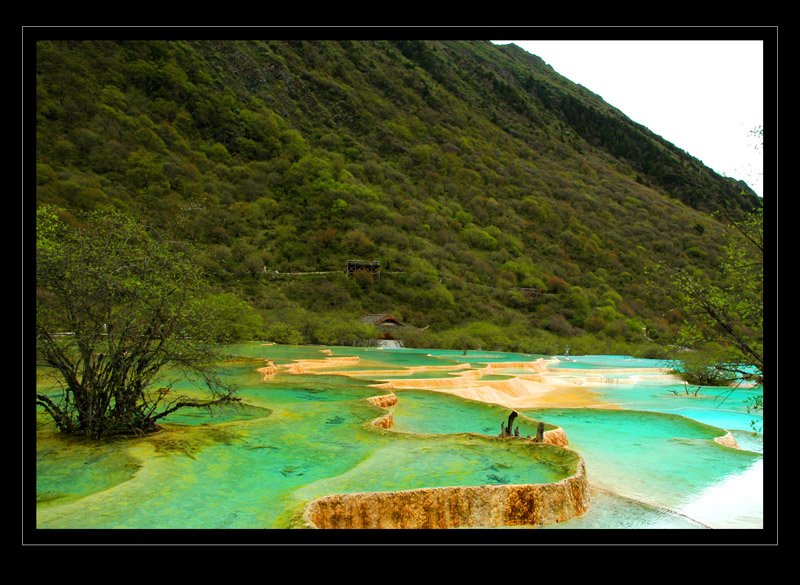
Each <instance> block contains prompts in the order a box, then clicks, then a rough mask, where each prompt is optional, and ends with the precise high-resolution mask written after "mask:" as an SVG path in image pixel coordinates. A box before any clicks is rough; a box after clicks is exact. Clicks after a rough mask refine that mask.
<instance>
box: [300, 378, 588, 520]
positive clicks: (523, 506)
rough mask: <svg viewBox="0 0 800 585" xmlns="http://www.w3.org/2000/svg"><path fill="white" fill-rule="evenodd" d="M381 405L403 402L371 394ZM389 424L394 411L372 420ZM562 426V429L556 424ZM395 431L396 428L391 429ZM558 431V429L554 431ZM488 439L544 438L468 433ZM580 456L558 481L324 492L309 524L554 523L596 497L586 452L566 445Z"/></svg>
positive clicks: (312, 505) (311, 506)
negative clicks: (570, 471)
mask: <svg viewBox="0 0 800 585" xmlns="http://www.w3.org/2000/svg"><path fill="white" fill-rule="evenodd" d="M367 400H369V401H370V402H372V403H373V404H376V405H378V406H381V407H387V406H391V405H393V404H396V403H397V397H396V396H395V395H394V394H389V395H384V396H375V397H371V398H368V399H367ZM370 424H371V425H372V426H375V427H377V428H381V429H385V430H389V429H391V427H392V414H391V413H389V414H386V415H383V416H380V417H378V418H376V419H374V420H372V421H370ZM555 430H557V431H561V432H562V433H563V431H562V429H560V428H559V429H555ZM390 432H394V431H390ZM548 432H553V431H548ZM464 434H468V435H474V436H478V437H481V438H485V439H487V440H522V441H527V442H528V443H529V444H530V446H531V448H538V447H539V446H540V445H542V443H533V442H531V441H528V440H527V439H497V438H495V437H490V436H486V435H480V434H477V433H464ZM544 444H548V445H549V447H548V448H554V449H565V450H567V451H569V452H570V454H572V455H573V456H575V457H576V458H577V470H576V472H575V473H574V474H573V475H571V476H570V477H567V478H564V479H562V480H559V481H557V482H553V483H544V484H513V485H477V486H448V487H434V488H418V489H411V490H401V491H385V492H357V493H348V494H332V495H328V496H322V497H320V498H317V499H315V500H312V501H311V502H309V503H308V504H306V507H305V510H304V512H303V522H304V526H305V527H307V528H410V529H416V528H460V527H501V526H520V525H537V524H554V523H560V522H565V521H567V520H570V519H571V518H577V517H579V516H582V515H583V514H584V513H585V512H586V511H587V510H588V509H589V504H590V501H591V496H590V490H589V482H588V480H587V479H586V468H585V464H584V461H583V457H582V456H581V455H580V453H578V452H576V451H573V450H571V449H566V448H565V447H563V446H560V445H555V444H552V443H549V442H548V443H544Z"/></svg>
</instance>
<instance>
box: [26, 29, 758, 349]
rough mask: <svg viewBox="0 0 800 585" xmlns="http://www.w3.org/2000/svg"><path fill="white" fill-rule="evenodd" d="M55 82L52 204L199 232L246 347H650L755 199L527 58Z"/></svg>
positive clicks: (46, 141)
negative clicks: (388, 330) (379, 341)
mask: <svg viewBox="0 0 800 585" xmlns="http://www.w3.org/2000/svg"><path fill="white" fill-rule="evenodd" d="M36 80H37V82H36V117H37V126H36V149H37V161H36V163H37V164H36V170H37V176H36V189H37V191H36V199H37V203H39V204H50V205H54V206H57V207H59V208H60V209H61V210H62V215H63V216H64V217H66V218H67V219H69V220H70V221H75V222H79V221H80V214H81V213H82V212H83V211H87V210H91V209H102V208H110V207H115V208H119V209H122V210H125V211H126V212H128V213H130V214H132V215H134V216H136V217H138V218H140V219H141V221H143V222H146V223H148V224H151V225H156V226H167V225H170V224H171V223H172V222H174V221H175V219H176V218H178V217H181V218H182V221H181V222H180V224H179V226H178V227H177V228H174V229H173V231H172V232H171V237H174V238H177V239H181V240H184V241H186V242H188V243H191V244H193V245H195V246H196V247H197V249H198V251H199V255H198V259H197V261H198V262H199V263H201V264H202V266H203V267H204V269H205V271H206V273H207V277H208V286H209V294H210V297H209V299H210V300H209V302H217V303H227V305H229V306H230V307H231V310H232V313H231V314H232V315H235V317H232V321H236V322H237V327H233V326H232V327H231V331H232V333H231V336H232V337H235V336H237V335H244V336H256V337H262V338H263V337H264V336H267V337H270V338H273V339H275V340H277V341H290V342H297V341H305V342H313V343H337V342H352V341H353V340H355V339H358V338H360V337H363V336H364V335H368V334H370V332H369V331H365V329H364V328H363V327H361V326H359V325H358V324H357V319H358V317H360V316H361V315H362V314H364V313H391V314H392V315H393V316H394V317H396V318H397V319H399V320H401V321H403V322H405V323H406V324H408V325H411V326H412V327H413V328H420V329H421V328H425V327H428V328H427V329H425V330H424V331H422V332H416V331H410V332H407V334H406V343H418V344H422V345H428V346H435V345H440V346H450V347H459V348H460V347H475V346H477V345H478V344H481V345H482V346H483V347H484V348H492V349H494V348H497V349H509V350H518V351H528V352H537V353H550V352H556V351H561V350H563V344H564V343H565V340H566V341H567V342H569V343H570V345H571V347H573V348H578V349H580V348H583V349H585V350H586V351H609V352H610V351H634V350H635V349H636V348H637V347H638V346H640V345H641V346H642V347H648V348H652V347H654V342H651V341H648V340H646V339H645V337H644V335H643V328H644V327H647V329H648V332H649V336H650V337H651V339H655V340H656V341H661V342H662V343H666V342H667V340H668V339H669V334H670V333H671V331H672V330H673V329H674V327H675V325H676V324H677V323H678V322H679V321H680V319H681V315H680V313H679V312H676V311H673V310H672V309H674V308H675V304H674V302H673V301H672V299H670V291H669V289H668V287H666V286H664V285H663V284H659V283H657V282H656V283H653V282H652V281H653V278H655V279H656V281H657V280H658V275H655V276H654V275H652V274H650V275H649V276H647V277H646V275H645V269H646V266H648V264H649V263H650V262H653V261H657V260H659V259H666V258H669V259H670V260H673V261H676V262H679V263H681V264H684V265H689V266H691V267H692V269H693V270H696V271H701V272H704V273H705V274H706V275H707V276H709V277H712V278H713V276H714V270H715V269H714V266H715V262H716V259H717V257H718V255H719V253H720V250H721V249H722V246H723V245H724V243H725V241H726V238H727V237H729V236H728V235H725V236H723V233H724V228H723V226H722V224H720V223H719V222H717V221H716V219H715V218H714V217H713V216H712V215H711V213H712V212H714V211H716V210H719V209H726V210H727V211H728V213H730V214H733V215H735V214H736V213H737V212H738V211H741V210H748V209H750V208H751V207H752V206H753V205H754V203H755V202H756V200H757V197H756V196H755V194H754V193H753V192H752V191H751V190H750V189H749V188H748V187H747V186H746V185H745V184H743V183H741V182H736V181H733V180H732V179H729V178H724V177H720V176H719V175H717V174H715V173H714V172H713V171H711V170H710V169H708V168H706V167H705V166H703V165H702V164H701V163H700V162H699V161H697V160H696V159H694V158H692V157H690V156H688V155H687V154H686V153H684V152H683V151H682V150H680V149H679V148H677V147H676V146H674V145H672V144H670V143H668V142H666V141H664V140H663V139H661V138H660V137H658V136H655V135H654V134H653V133H651V132H650V131H649V130H647V129H646V128H644V127H642V126H640V125H638V124H636V123H635V122H633V121H631V120H629V119H628V118H626V117H625V115H624V114H623V113H621V112H619V111H617V110H615V109H614V108H612V107H610V106H609V105H608V104H605V103H604V102H603V101H602V99H601V98H600V97H598V96H596V95H594V94H592V93H591V92H590V91H588V90H587V89H585V88H583V87H581V86H579V85H575V84H573V83H571V82H570V81H569V80H567V79H565V78H563V77H561V76H560V75H558V73H556V72H555V71H553V70H552V68H550V67H549V66H547V65H546V64H545V63H544V62H542V61H541V60H540V59H538V58H537V57H534V56H532V55H530V54H527V53H525V52H524V51H522V50H521V49H519V48H518V47H516V46H513V45H506V46H495V45H492V44H491V43H489V42H483V41H481V42H476V41H468V42H467V41H464V42H458V41H447V42H427V41H424V42H423V41H386V42H350V41H325V42H322V41H147V42H140V41H41V42H39V43H37V54H36ZM184 216H185V217H184ZM352 259H362V260H369V259H378V260H379V261H380V263H381V279H380V281H379V282H369V281H367V280H366V279H360V278H350V279H348V278H347V276H346V275H345V271H344V266H345V262H346V261H347V260H352ZM300 272H305V273H312V272H322V273H324V274H306V275H288V274H287V273H300ZM651 284H656V285H658V286H657V288H656V289H655V291H654V289H653V288H652V287H651V286H650V285H651ZM520 289H535V290H536V291H537V292H538V291H540V290H541V292H542V293H543V294H541V295H538V294H537V295H536V296H535V298H530V296H529V295H528V294H527V293H526V292H525V291H523V290H520ZM654 292H655V294H654ZM243 303H246V305H247V306H245V305H244V304H243ZM262 319H263V322H262ZM234 329H235V333H234V332H233V331H234ZM637 351H638V349H637ZM642 351H644V350H642Z"/></svg>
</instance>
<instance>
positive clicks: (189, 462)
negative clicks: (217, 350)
mask: <svg viewBox="0 0 800 585" xmlns="http://www.w3.org/2000/svg"><path fill="white" fill-rule="evenodd" d="M228 349H229V350H230V351H231V352H233V353H236V354H237V355H239V356H244V357H247V358H252V361H243V362H240V363H237V364H234V365H228V366H226V367H225V368H224V369H223V370H222V375H223V376H224V377H226V378H227V379H229V380H231V381H234V382H236V383H237V384H238V385H239V387H240V389H239V391H238V395H239V396H241V397H242V399H243V401H244V402H245V403H246V405H247V406H246V407H243V408H238V407H235V408H225V409H221V410H220V409H218V410H215V411H211V412H208V411H194V412H192V411H183V412H181V413H180V414H177V413H176V414H175V415H172V416H171V417H170V418H169V420H168V422H167V424H165V427H166V428H165V431H164V432H163V433H160V434H158V435H154V436H151V437H147V438H142V439H135V440H128V441H120V442H114V443H112V444H110V445H102V446H99V445H92V444H82V443H80V442H75V441H67V440H65V439H64V438H62V437H60V436H58V435H56V434H55V433H54V432H53V431H52V429H51V428H49V427H48V426H47V424H45V423H44V422H43V423H42V425H41V426H40V429H39V430H38V432H37V454H36V455H37V467H36V472H37V477H36V494H37V527H38V528H289V527H297V526H298V517H299V514H300V512H301V511H302V509H303V506H304V505H305V503H306V502H308V501H310V500H311V499H313V498H316V497H320V496H323V495H328V494H331V493H345V492H351V491H388V490H397V489H412V488H417V487H433V486H442V485H488V484H492V483H539V482H550V481H557V480H558V479H560V478H563V477H566V476H567V475H569V474H570V473H571V472H572V470H574V462H572V461H566V460H563V459H559V457H556V456H548V457H544V458H539V459H533V460H532V459H531V455H530V452H529V450H525V449H520V448H518V446H519V445H520V443H514V442H513V441H511V442H497V441H491V440H486V439H482V438H481V437H479V436H478V435H486V436H488V437H493V436H496V435H497V434H498V433H499V432H500V423H501V422H503V421H505V419H506V417H507V416H508V413H509V409H508V408H504V407H501V406H497V405H492V404H487V403H483V402H476V401H473V400H465V399H461V398H458V397H456V396H452V395H449V394H445V393H441V392H431V391H426V390H396V391H395V394H396V395H397V397H398V403H397V405H396V406H394V407H391V409H390V411H391V412H392V415H393V419H394V426H393V430H392V431H383V430H379V429H375V428H373V427H371V426H370V425H369V421H371V420H373V419H375V418H377V417H379V416H382V415H383V414H386V412H387V409H383V408H378V407H376V406H373V405H372V404H370V403H369V402H368V401H366V400H365V399H366V398H368V397H370V396H375V395H380V394H384V393H385V391H382V390H380V389H377V388H375V387H374V386H373V384H375V383H377V380H376V379H372V378H373V375H370V376H365V377H362V376H353V377H351V376H345V375H327V374H324V373H323V374H320V373H313V372H307V373H305V374H302V375H290V374H287V373H279V374H276V375H275V376H273V377H271V378H270V379H269V380H267V381H264V380H263V379H262V377H261V375H260V374H259V373H258V372H257V371H256V370H257V368H258V367H261V366H262V365H263V364H264V363H265V360H272V361H273V362H274V363H276V364H279V365H285V364H290V363H291V362H292V361H294V360H304V359H305V360H319V359H324V358H325V357H326V356H330V357H356V356H357V357H359V361H358V364H357V365H350V366H348V367H350V368H353V367H354V368H355V370H356V371H357V370H360V369H364V370H374V369H378V370H379V369H386V370H397V369H402V368H410V367H419V366H437V367H440V366H449V365H459V364H463V363H465V361H464V360H463V358H464V356H463V355H458V354H456V353H454V352H452V351H449V352H444V351H441V352H436V351H429V350H402V349H391V350H390V349H383V350H379V349H375V348H337V347H331V348H322V347H286V346H271V345H263V344H243V345H237V346H229V347H228ZM328 352H329V353H328ZM483 354H484V355H483V356H469V355H468V356H466V357H467V360H468V362H467V363H469V364H470V366H471V367H474V368H478V367H482V364H485V363H489V362H491V361H494V362H497V361H501V362H521V361H533V360H536V359H539V358H542V357H545V358H546V357H547V356H529V355H521V354H499V353H496V352H491V354H488V353H487V352H483ZM480 360H485V361H480ZM565 364H569V365H565ZM573 366H574V367H573ZM624 367H627V368H630V369H631V374H630V376H628V375H626V374H625V373H619V372H616V373H614V374H613V375H614V378H608V377H606V379H605V380H604V381H596V380H595V381H594V382H592V385H591V387H592V391H593V392H597V393H599V394H600V395H601V396H602V399H603V400H604V401H605V402H607V404H608V405H609V406H611V408H607V409H558V408H547V409H530V410H525V409H522V410H520V413H521V415H522V416H520V417H518V418H517V419H516V422H515V424H518V425H519V426H520V433H521V435H522V436H526V435H531V436H533V435H535V433H536V423H537V421H539V420H542V421H544V422H546V423H547V424H548V427H547V428H548V429H549V428H552V425H557V426H561V427H562V428H564V429H565V431H566V433H567V436H568V437H569V440H570V447H571V448H572V449H574V450H576V451H577V452H578V453H580V454H581V456H582V457H583V458H584V460H585V462H586V469H587V476H588V477H589V481H590V483H591V484H592V487H593V490H595V492H594V493H596V505H594V504H593V506H592V508H591V509H590V511H589V512H588V513H587V514H586V515H585V516H584V517H583V518H581V519H577V520H573V521H570V522H568V523H566V524H565V525H563V526H561V528H576V529H581V528H598V527H602V528H658V527H672V528H687V527H691V528H705V527H737V528H760V527H761V526H762V525H763V501H762V500H763V496H762V495H761V494H762V493H763V492H760V491H759V490H757V489H755V488H754V487H753V486H755V485H756V484H758V485H761V483H759V482H763V468H762V456H761V455H760V453H759V450H761V449H762V444H761V441H760V437H761V435H756V434H753V433H752V432H749V431H747V429H749V421H750V420H751V418H752V416H751V415H748V414H747V413H746V412H745V409H744V406H743V404H744V400H743V396H742V395H741V394H737V395H736V396H733V395H732V396H729V397H727V398H726V399H725V400H724V401H722V402H721V403H720V398H719V397H718V396H716V395H711V394H705V393H701V395H700V396H698V397H694V396H691V397H690V396H685V395H680V394H676V393H673V392H671V391H670V387H671V386H670V385H672V386H675V383H674V382H673V381H669V380H666V381H665V380H663V379H656V378H652V377H648V376H649V375H646V374H643V373H641V372H640V373H636V372H635V369H637V368H650V367H654V363H653V361H652V360H632V359H627V358H624V357H621V356H588V357H586V358H583V359H581V360H578V359H577V358H576V359H575V361H574V362H573V361H571V362H566V361H565V360H564V359H563V358H562V359H561V360H560V361H559V362H558V363H557V364H555V365H554V366H553V367H551V368H550V371H556V372H558V371H564V372H565V373H566V372H567V371H568V370H580V369H583V370H589V369H595V370H603V369H620V368H624ZM335 369H338V370H339V371H342V370H341V369H339V368H335ZM500 371H502V370H497V372H495V373H493V374H491V375H487V376H496V378H495V379H502V378H506V377H507V376H506V375H502V376H498V372H500ZM503 373H504V374H507V375H508V376H511V375H512V374H513V372H503ZM395 375H397V374H395ZM604 375H605V374H604ZM409 376H410V377H414V376H416V377H418V378H426V377H428V376H440V377H448V376H449V377H452V376H450V374H449V373H448V372H447V371H440V372H435V373H431V372H424V375H423V372H418V373H416V374H409ZM637 376H638V377H637ZM374 377H375V378H381V377H380V376H379V375H376V376H374ZM489 379H492V378H491V377H490V378H489ZM175 390H176V391H180V390H181V388H179V387H176V388H175ZM185 390H187V391H188V390H191V388H190V387H187V388H185ZM709 392H710V391H709ZM737 392H739V391H738V390H737ZM749 392H756V391H755V390H750V391H749ZM730 429H740V431H737V433H735V436H736V437H737V440H738V441H739V443H740V446H741V447H743V449H742V450H735V449H730V448H727V447H722V446H720V445H718V444H716V443H715V442H714V440H713V439H714V438H715V437H718V436H721V435H722V434H724V432H725V431H726V430H730ZM742 486H747V493H748V496H747V497H746V498H742V497H741V496H740V497H739V498H738V500H737V498H732V497H731V496H730V494H731V493H733V492H734V491H739V490H741V489H742Z"/></svg>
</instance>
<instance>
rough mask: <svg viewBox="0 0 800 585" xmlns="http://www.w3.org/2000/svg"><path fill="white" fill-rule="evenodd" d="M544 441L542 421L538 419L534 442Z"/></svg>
mask: <svg viewBox="0 0 800 585" xmlns="http://www.w3.org/2000/svg"><path fill="white" fill-rule="evenodd" d="M543 441H544V423H543V422H541V421H539V426H537V427H536V442H537V443H541V442H543Z"/></svg>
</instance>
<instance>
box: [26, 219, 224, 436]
mask: <svg viewBox="0 0 800 585" xmlns="http://www.w3.org/2000/svg"><path fill="white" fill-rule="evenodd" d="M87 219H88V221H87V222H86V223H84V224H82V225H80V226H79V227H77V228H73V227H68V226H67V225H66V224H64V223H63V222H62V221H60V219H59V217H58V216H57V214H56V213H55V212H54V210H53V209H51V208H49V207H40V208H39V209H38V211H37V224H36V229H37V232H36V356H37V362H38V365H39V366H40V367H41V368H43V369H44V370H45V371H47V372H48V373H50V374H52V375H53V377H54V379H55V380H56V381H57V382H58V384H59V385H60V387H61V390H62V392H61V396H60V397H56V396H55V395H53V394H49V393H46V392H37V395H36V403H37V404H38V405H39V406H41V407H43V408H44V410H45V411H46V412H47V414H49V415H50V416H51V417H52V419H53V420H54V422H55V424H56V426H57V428H58V429H59V430H60V431H62V432H64V433H70V434H71V433H80V434H83V435H85V436H87V437H90V438H95V439H100V438H104V437H109V436H113V435H117V434H129V433H148V432H152V431H155V430H157V429H158V423H157V421H158V420H159V419H161V418H163V417H164V416H166V415H168V414H170V413H172V412H174V411H176V410H178V409H180V408H184V407H201V406H203V407H205V406H210V405H213V404H222V403H226V402H231V401H236V400H237V399H236V398H234V397H233V395H232V393H233V389H232V388H231V387H229V386H227V385H225V384H224V383H222V382H221V381H220V380H219V379H218V378H217V376H216V374H215V373H214V366H215V365H216V364H217V363H218V360H219V359H220V356H219V355H218V354H217V353H215V352H214V351H213V350H212V349H211V348H210V346H209V345H207V344H204V343H203V341H204V340H203V338H202V337H201V334H202V332H203V327H202V326H201V324H202V323H203V322H204V321H205V320H206V315H208V313H209V311H208V310H207V308H205V307H203V309H202V310H201V311H199V310H197V308H198V307H197V305H196V304H195V303H193V302H192V300H193V298H194V296H195V295H196V294H197V291H198V290H199V285H200V282H201V281H200V274H199V272H198V271H197V270H196V269H195V267H194V266H193V263H192V261H191V258H190V256H189V255H188V253H187V252H186V251H185V249H184V248H185V247H184V246H177V245H175V244H173V243H171V242H169V241H167V240H166V239H165V237H164V235H158V234H155V233H153V231H152V230H149V229H147V228H145V227H144V226H142V225H140V224H138V223H137V222H136V221H134V220H133V219H131V218H129V217H127V216H125V215H122V214H120V213H118V212H111V213H104V214H100V213H95V214H92V215H91V216H89V217H88V218H87ZM189 331H190V332H191V334H189ZM166 370H169V372H171V373H177V374H179V375H180V376H181V377H189V378H191V379H198V378H199V379H200V380H202V381H203V382H204V383H205V384H206V386H207V387H208V389H209V390H210V392H211V397H210V398H209V399H207V400H197V399H189V398H186V397H184V396H176V395H175V394H174V393H170V392H169V391H168V390H169V386H167V387H162V388H160V389H159V390H156V391H153V388H152V385H153V383H154V382H155V381H156V380H157V379H158V378H157V377H158V376H159V375H160V374H161V375H163V374H164V372H165V371H166ZM170 386H171V384H170Z"/></svg>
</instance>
